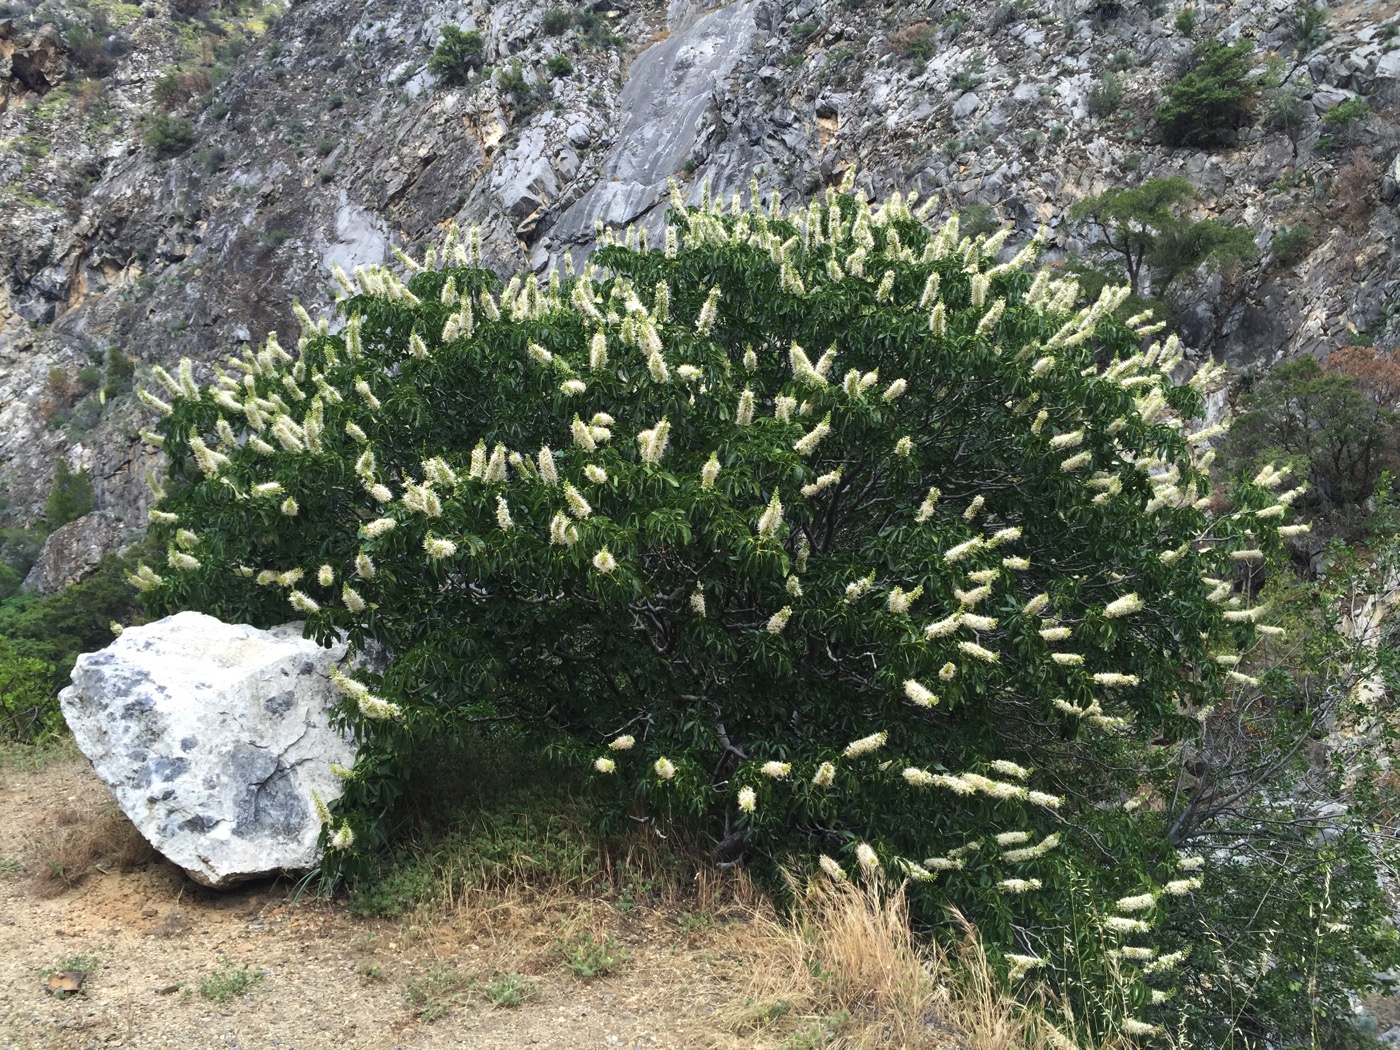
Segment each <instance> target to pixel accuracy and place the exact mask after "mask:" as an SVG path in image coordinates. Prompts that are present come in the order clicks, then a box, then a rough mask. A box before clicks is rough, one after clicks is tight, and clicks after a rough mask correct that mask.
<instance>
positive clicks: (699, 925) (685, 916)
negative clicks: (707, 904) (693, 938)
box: [676, 911, 715, 933]
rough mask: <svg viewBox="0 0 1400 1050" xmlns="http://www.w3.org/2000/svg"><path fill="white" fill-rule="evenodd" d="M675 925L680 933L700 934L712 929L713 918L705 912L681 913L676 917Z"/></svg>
mask: <svg viewBox="0 0 1400 1050" xmlns="http://www.w3.org/2000/svg"><path fill="white" fill-rule="evenodd" d="M676 925H678V926H679V927H680V928H681V932H682V933H701V932H703V931H705V930H710V929H713V928H714V926H715V917H714V916H713V915H711V914H710V913H709V912H707V911H683V912H681V913H680V914H679V915H677V916H676Z"/></svg>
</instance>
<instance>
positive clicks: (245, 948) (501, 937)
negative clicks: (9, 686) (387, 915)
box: [0, 757, 754, 1050]
mask: <svg viewBox="0 0 1400 1050" xmlns="http://www.w3.org/2000/svg"><path fill="white" fill-rule="evenodd" d="M133 836H135V832H134V830H133V829H131V828H130V825H129V824H128V823H126V821H125V818H123V817H121V816H120V813H119V812H118V811H116V808H115V806H114V805H113V804H112V803H111V802H110V796H109V795H108V794H107V792H106V789H105V788H104V787H103V786H102V784H101V783H100V782H99V781H98V780H97V779H96V777H95V776H94V775H93V774H92V772H91V770H90V768H89V767H88V765H87V763H86V761H85V760H83V759H81V758H80V757H65V758H62V759H60V760H58V761H56V762H53V763H50V764H49V765H47V766H46V767H45V768H43V769H41V770H38V771H14V770H6V771H3V772H0V1048H5V1050H10V1048H25V1050H27V1048H48V1047H53V1048H67V1047H84V1048H86V1047H103V1048H106V1047H152V1048H154V1047H172V1048H174V1047H180V1048H203V1047H210V1048H238V1050H261V1048H265V1047H269V1048H270V1047H277V1048H282V1050H314V1048H322V1047H325V1048H331V1047H334V1048H337V1050H340V1048H345V1050H349V1048H359V1047H363V1048H370V1047H393V1048H400V1047H401V1048H405V1050H407V1048H419V1047H468V1048H483V1050H484V1048H495V1047H501V1048H505V1047H540V1048H550V1047H557V1048H561V1050H562V1048H571V1050H572V1048H582V1047H605V1048H616V1050H625V1048H635V1047H649V1048H656V1047H707V1046H715V1045H742V1042H740V1043H735V1042H734V1039H733V1037H732V1036H727V1035H726V1034H725V1033H724V1031H723V1029H724V1026H723V1025H722V1024H720V1022H719V1020H718V1016H719V1014H721V1013H723V1011H725V1010H726V1009H731V1008H732V1007H733V1006H734V1004H735V1003H737V1002H739V1001H740V1000H742V998H743V995H744V989H745V987H746V986H747V981H748V977H749V975H750V971H751V969H752V956H751V955H748V954H746V952H745V949H744V944H745V943H746V941H747V940H751V939H752V938H753V936H754V933H753V931H751V930H749V929H746V927H747V925H748V924H747V923H745V922H743V921H737V922H729V923H718V924H715V925H713V926H711V925H704V926H703V928H701V929H699V930H694V931H687V930H686V929H684V928H683V924H682V923H679V922H678V921H677V919H676V918H675V917H672V916H668V915H666V914H663V913H659V912H652V911H647V910H644V909H634V910H632V911H629V912H625V913H624V912H621V911H619V910H618V909H616V908H614V907H613V906H611V905H609V904H608V903H607V902H602V901H591V900H580V899H568V898H552V899H549V900H539V899H533V900H524V899H521V900H513V901H494V902H489V901H488V902H482V904H481V905H480V906H473V907H464V908H460V909H457V910H456V911H454V912H453V913H452V914H450V915H447V916H445V917H442V918H440V919H437V920H434V921H433V922H431V923H426V924H424V925H421V926H414V925H411V924H398V923H389V922H383V921H367V920H363V919H359V918H356V917H355V916H353V915H351V914H349V912H348V911H346V909H345V907H344V904H343V903H340V902H334V901H325V900H317V899H313V898H307V897H302V898H300V899H298V898H297V895H296V893H295V887H294V886H292V885H291V884H290V883H287V882H279V883H257V884H252V885H249V886H246V887H243V888H240V889H238V890H235V891H231V892H224V893H216V892H213V891H209V890H205V889H202V888H201V887H199V886H197V885H195V884H194V883H192V882H190V881H189V880H188V879H186V878H185V877H184V876H183V874H182V873H181V872H180V871H179V870H178V869H177V868H174V867H173V866H171V865H170V864H168V863H167V862H165V861H163V860H159V859H156V858H149V857H146V858H143V857H142V856H141V854H142V852H143V850H142V848H141V847H142V845H143V844H141V843H140V841H139V837H136V838H133ZM94 839H95V840H97V841H98V843H99V844H100V845H101V847H102V848H101V849H100V850H99V851H98V852H99V853H105V854H107V856H108V859H106V860H105V861H104V860H100V859H99V860H96V861H92V860H91V859H90V857H85V856H83V854H82V848H86V847H83V846H82V844H83V842H84V841H91V840H94ZM80 847H82V848H80ZM65 861H67V862H68V863H67V864H66V865H65V866H67V867H86V868H88V870H89V871H90V874H87V875H86V876H84V877H82V878H81V879H79V880H78V881H76V882H75V884H73V885H71V886H66V885H65V883H64V880H62V879H55V878H45V877H44V876H45V875H46V874H52V873H53V872H52V870H51V869H52V867H53V865H54V864H64V862H65ZM580 930H590V931H594V932H596V933H597V934H598V935H599V936H600V937H601V936H604V935H606V936H610V937H612V938H614V939H615V941H616V942H617V943H618V944H620V945H621V946H623V947H624V948H625V950H626V952H627V955H628V958H627V961H626V963H625V964H624V965H623V966H622V967H621V968H620V969H619V970H617V971H616V972H615V973H613V974H610V975H609V976H606V977H602V978H598V979H595V980H592V981H587V982H584V981H580V980H579V979H577V978H576V977H575V976H574V975H573V974H572V973H571V972H570V971H569V969H568V967H567V966H566V965H565V964H564V961H563V959H562V958H561V956H560V950H559V947H558V944H559V940H560V938H561V937H565V936H569V935H570V934H571V933H576V932H577V931H580ZM79 956H85V957H89V958H90V959H92V960H95V964H94V965H91V972H90V973H89V975H88V978H87V981H86V985H85V988H84V990H83V992H82V993H81V994H78V995H74V996H68V997H63V996H55V995H51V994H49V992H48V991H47V987H46V985H47V981H46V978H45V971H49V970H53V969H60V968H63V967H64V966H65V965H66V964H67V963H68V962H69V961H70V960H72V959H73V958H74V957H79ZM221 967H222V968H223V969H224V971H225V972H228V971H234V972H242V970H243V968H244V967H247V968H248V971H247V972H248V973H250V974H254V975H260V979H257V980H256V981H255V983H253V985H252V986H251V988H249V989H248V991H247V992H246V994H243V995H235V996H232V997H231V998H228V999H227V1000H226V1001H223V1002H217V1001H213V1000H211V999H210V998H208V997H206V996H205V995H204V994H202V992H201V990H200V988H201V984H202V983H204V982H207V981H208V979H209V978H210V976H211V975H214V974H216V973H218V972H219V971H220V968H221ZM511 972H514V973H519V974H522V975H525V980H526V982H527V987H528V990H529V997H528V998H527V1000H526V1001H525V1002H524V1003H523V1004H522V1005H520V1006H517V1007H514V1008H502V1007H498V1006H494V1005H493V1004H492V1003H491V1002H490V1001H489V1000H488V999H487V997H486V995H485V993H484V989H485V987H486V986H487V985H488V984H489V982H490V981H491V980H492V978H493V975H496V974H500V973H511ZM411 992H417V993H418V997H417V999H416V1000H413V1001H410V997H409V996H408V994H407V993H411ZM439 1013H440V1014H441V1016H436V1017H435V1019H433V1020H429V1019H428V1018H429V1017H432V1016H433V1015H436V1014H439Z"/></svg>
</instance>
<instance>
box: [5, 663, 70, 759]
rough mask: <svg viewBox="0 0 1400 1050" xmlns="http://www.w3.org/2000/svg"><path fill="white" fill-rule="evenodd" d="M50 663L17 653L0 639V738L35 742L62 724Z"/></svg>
mask: <svg viewBox="0 0 1400 1050" xmlns="http://www.w3.org/2000/svg"><path fill="white" fill-rule="evenodd" d="M53 678H54V669H53V665H52V664H46V663H44V662H43V661H42V660H37V659H34V658H33V657H27V656H20V655H19V654H18V653H17V652H16V651H15V649H14V647H13V646H12V645H10V644H9V643H8V642H7V641H6V640H5V639H4V638H0V740H4V741H9V742H13V743H20V744H35V743H39V742H40V741H42V740H43V739H44V738H45V737H47V736H50V735H51V734H52V733H54V732H55V731H56V730H57V729H59V728H60V727H61V726H62V725H63V715H62V714H61V713H60V712H59V709H58V700H57V698H56V697H55V695H54V691H53Z"/></svg>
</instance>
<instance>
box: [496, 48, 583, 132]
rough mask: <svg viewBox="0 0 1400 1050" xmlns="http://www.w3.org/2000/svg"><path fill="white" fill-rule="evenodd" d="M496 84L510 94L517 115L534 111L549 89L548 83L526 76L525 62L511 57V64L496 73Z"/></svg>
mask: <svg viewBox="0 0 1400 1050" xmlns="http://www.w3.org/2000/svg"><path fill="white" fill-rule="evenodd" d="M566 61H567V60H566ZM496 86H497V87H498V88H500V89H501V90H502V91H503V92H505V93H506V94H507V95H509V96H510V100H511V103H512V104H513V105H514V107H515V113H516V116H517V117H522V116H524V115H526V114H528V113H530V112H532V111H533V110H534V108H535V106H536V105H537V104H538V102H539V100H540V98H541V97H543V96H544V95H545V94H547V93H548V91H549V85H548V84H546V83H544V82H543V81H531V80H530V79H529V78H528V77H526V76H525V63H524V62H522V61H521V60H520V59H518V58H515V59H511V63H510V65H509V66H505V67H503V68H502V69H501V70H500V71H499V72H498V73H497V74H496Z"/></svg>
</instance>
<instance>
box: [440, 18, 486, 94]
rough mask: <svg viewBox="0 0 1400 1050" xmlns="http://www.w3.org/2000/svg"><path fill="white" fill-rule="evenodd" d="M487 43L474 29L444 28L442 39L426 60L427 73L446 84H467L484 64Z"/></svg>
mask: <svg viewBox="0 0 1400 1050" xmlns="http://www.w3.org/2000/svg"><path fill="white" fill-rule="evenodd" d="M485 54H486V41H485V40H484V39H483V37H482V35H481V34H480V33H479V32H477V31H476V30H475V29H472V30H466V31H464V30H462V29H461V28H460V27H458V26H443V27H442V36H441V38H440V39H439V40H438V45H437V47H435V48H434V49H433V55H432V57H431V58H430V59H428V72H429V73H431V74H432V75H433V76H434V77H436V78H437V79H438V80H439V81H441V82H442V83H444V84H449V85H462V84H466V83H467V82H468V81H469V80H470V79H471V74H472V73H473V72H475V71H477V70H479V69H480V68H481V66H482V63H483V62H484V61H485Z"/></svg>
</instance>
